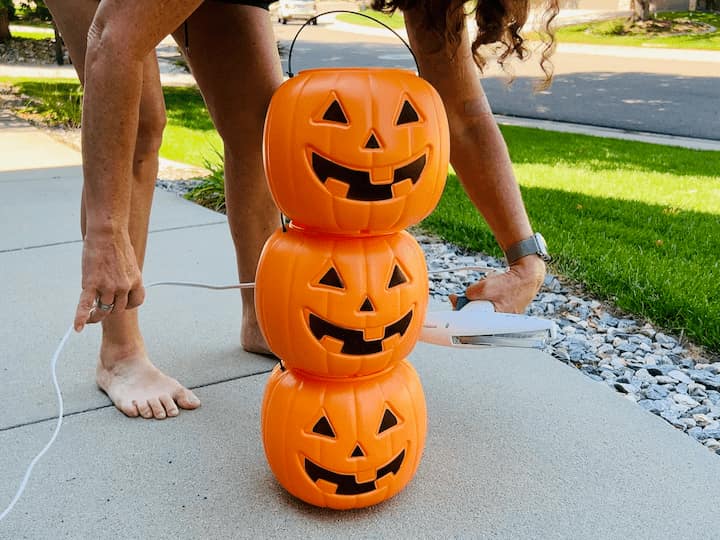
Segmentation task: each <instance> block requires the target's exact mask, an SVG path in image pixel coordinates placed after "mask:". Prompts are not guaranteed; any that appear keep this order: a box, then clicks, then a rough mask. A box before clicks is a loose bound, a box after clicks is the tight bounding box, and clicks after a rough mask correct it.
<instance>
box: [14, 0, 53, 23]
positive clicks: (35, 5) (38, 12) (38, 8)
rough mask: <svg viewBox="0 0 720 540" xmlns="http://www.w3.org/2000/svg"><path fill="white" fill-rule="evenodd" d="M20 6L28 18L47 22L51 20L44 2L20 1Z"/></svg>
mask: <svg viewBox="0 0 720 540" xmlns="http://www.w3.org/2000/svg"><path fill="white" fill-rule="evenodd" d="M20 6H21V8H22V10H23V11H24V12H25V14H26V16H27V17H28V18H32V19H40V20H42V21H49V20H51V19H52V17H51V16H50V10H49V9H48V7H47V6H46V5H45V2H44V0H21V2H20Z"/></svg>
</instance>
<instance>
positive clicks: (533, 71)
mask: <svg viewBox="0 0 720 540" xmlns="http://www.w3.org/2000/svg"><path fill="white" fill-rule="evenodd" d="M299 27H300V23H294V24H293V23H290V24H288V25H279V24H278V25H276V32H277V35H278V37H279V39H280V40H281V41H282V43H283V44H284V45H287V44H289V41H290V40H291V39H292V37H293V35H294V34H295V32H296V31H297V30H298V28H299ZM332 28H333V27H332V25H330V24H328V23H323V22H321V23H320V24H319V25H318V26H317V27H307V28H306V30H304V31H303V32H302V34H301V35H300V39H299V40H298V42H297V45H296V47H295V51H294V53H293V70H294V71H295V72H297V71H299V70H301V69H306V68H309V67H324V66H341V65H380V66H398V67H404V68H408V67H411V66H412V65H413V61H412V57H411V55H410V54H409V53H408V51H407V49H406V48H405V47H404V46H403V45H402V44H401V43H399V42H398V40H397V39H396V38H395V37H393V36H392V35H389V37H383V36H379V35H374V34H372V35H363V34H351V33H348V32H343V31H335V30H333V29H332ZM691 57H692V59H691V60H689V59H688V58H691ZM553 63H554V65H555V79H554V82H553V85H552V87H551V88H550V89H549V90H547V91H544V92H541V93H534V92H533V83H534V82H535V77H537V76H538V75H540V74H541V72H540V71H539V68H538V66H537V62H536V61H532V60H531V61H529V62H527V63H525V64H518V63H514V64H513V70H514V71H515V73H516V76H517V78H516V80H515V83H514V84H513V85H512V86H510V87H508V86H507V84H506V83H507V80H508V79H507V76H506V75H505V74H503V73H502V72H501V71H500V70H499V69H497V68H495V67H493V68H491V69H489V70H488V72H487V74H486V77H485V81H484V87H485V90H486V92H487V94H488V98H489V99H490V102H491V104H492V107H493V110H494V111H495V113H496V114H503V115H508V116H521V117H529V118H538V119H546V120H559V121H563V122H573V123H578V124H589V125H593V126H601V127H612V128H620V129H626V130H633V131H647V132H652V133H661V134H669V135H677V136H684V137H698V138H704V139H714V140H720V132H718V129H717V126H718V125H720V94H718V88H720V53H716V52H707V53H704V54H696V53H694V52H691V51H674V50H673V51H662V50H658V49H653V50H647V49H642V48H637V49H635V50H633V49H631V48H628V47H612V48H608V49H605V48H600V47H590V46H580V45H561V46H560V47H559V48H558V51H557V53H556V54H555V56H554V57H553Z"/></svg>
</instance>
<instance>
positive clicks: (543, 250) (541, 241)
mask: <svg viewBox="0 0 720 540" xmlns="http://www.w3.org/2000/svg"><path fill="white" fill-rule="evenodd" d="M535 241H536V242H537V245H538V255H540V257H542V258H543V260H544V261H545V262H550V260H551V257H550V255H549V253H548V250H547V244H546V243H545V238H543V235H542V234H540V233H535Z"/></svg>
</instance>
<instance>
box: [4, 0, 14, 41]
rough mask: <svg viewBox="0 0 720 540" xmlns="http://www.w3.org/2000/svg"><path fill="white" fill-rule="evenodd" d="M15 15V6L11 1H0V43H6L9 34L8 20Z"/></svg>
mask: <svg viewBox="0 0 720 540" xmlns="http://www.w3.org/2000/svg"><path fill="white" fill-rule="evenodd" d="M14 15H15V6H14V4H13V2H12V0H0V43H2V42H3V41H8V40H9V39H10V38H11V37H12V35H11V34H10V18H11V17H12V16H14Z"/></svg>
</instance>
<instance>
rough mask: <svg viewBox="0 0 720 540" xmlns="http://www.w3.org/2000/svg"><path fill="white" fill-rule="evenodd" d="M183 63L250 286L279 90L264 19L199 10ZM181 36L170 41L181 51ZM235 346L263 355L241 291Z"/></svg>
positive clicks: (255, 13)
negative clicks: (202, 109) (216, 147)
mask: <svg viewBox="0 0 720 540" xmlns="http://www.w3.org/2000/svg"><path fill="white" fill-rule="evenodd" d="M187 27H188V36H189V42H190V54H189V55H188V62H189V64H190V67H191V69H192V72H193V75H194V76H195V79H196V80H197V82H198V85H199V87H200V90H201V91H202V94H203V97H204V99H205V102H206V104H207V107H208V110H209V111H210V115H211V116H212V118H213V122H214V123H215V126H216V127H217V130H218V132H219V133H220V136H221V137H222V139H223V143H224V145H225V194H226V203H227V209H228V219H229V222H230V230H231V233H232V238H233V241H234V243H235V253H236V257H237V265H238V274H239V277H240V281H242V282H247V281H253V280H254V279H255V269H256V268H257V262H258V258H259V255H260V251H261V249H262V246H263V243H264V242H265V240H266V239H267V237H268V236H269V235H270V233H271V232H272V231H273V230H274V229H275V228H276V227H277V224H278V215H279V214H278V211H277V209H276V207H275V205H274V203H273V201H272V198H271V197H270V192H269V190H268V188H267V183H266V182H265V174H264V170H263V164H262V130H263V124H264V121H265V113H266V110H267V106H268V103H269V102H270V98H271V97H272V94H273V92H274V91H275V89H276V88H277V87H278V86H279V85H280V83H281V82H282V73H281V70H280V59H279V56H278V53H277V45H276V42H275V39H274V36H273V32H272V25H271V23H270V18H269V17H268V13H267V11H265V10H263V9H260V8H257V7H251V6H243V5H232V4H226V3H221V2H205V3H203V4H202V5H201V6H200V7H199V8H198V9H197V11H195V12H194V13H193V15H192V16H191V17H190V18H189V20H188V22H187ZM184 32H185V28H184V27H182V26H181V27H180V28H179V29H178V31H177V32H175V33H174V34H173V35H174V37H175V39H176V41H177V42H178V44H179V45H180V46H181V48H182V47H183V45H184V44H185V34H184ZM241 294H242V303H243V322H242V329H241V343H242V346H243V347H244V348H245V350H247V351H250V352H259V353H267V352H269V351H268V348H267V344H266V343H265V340H264V339H263V337H262V335H261V333H260V331H259V328H258V324H257V319H256V316H255V304H254V300H253V299H254V294H253V291H252V290H248V289H245V290H243V291H242V293H241Z"/></svg>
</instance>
